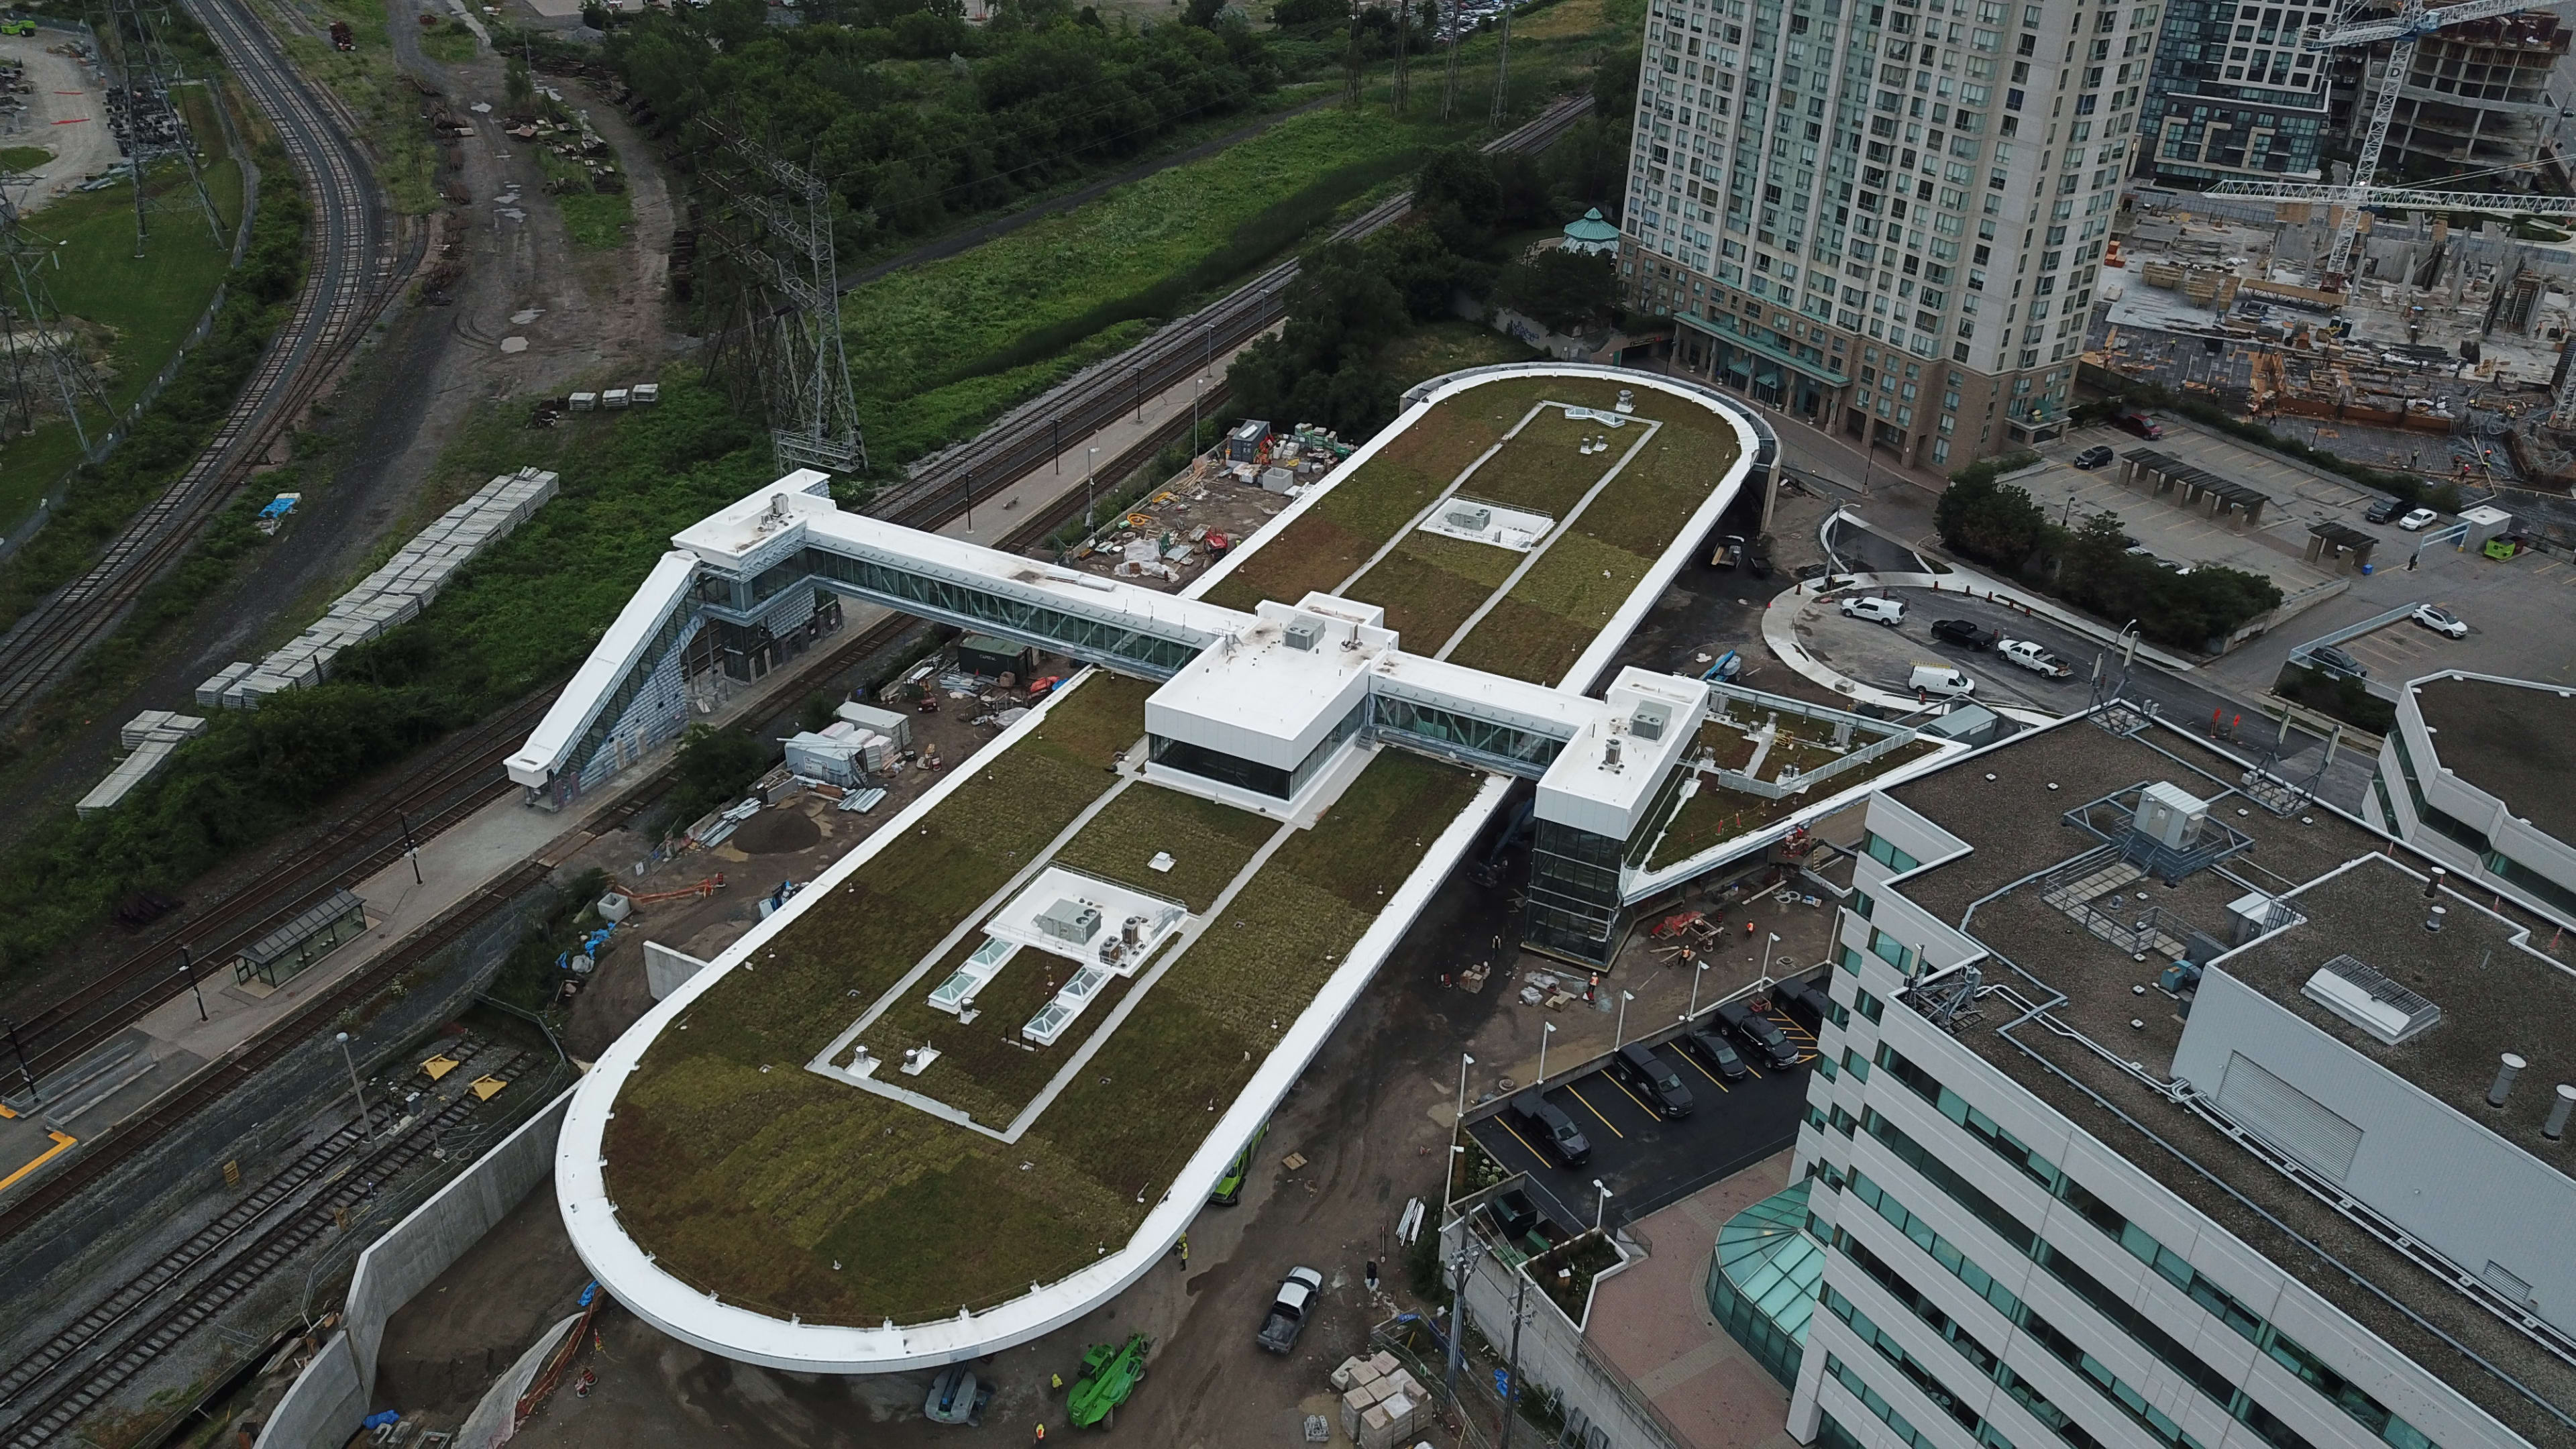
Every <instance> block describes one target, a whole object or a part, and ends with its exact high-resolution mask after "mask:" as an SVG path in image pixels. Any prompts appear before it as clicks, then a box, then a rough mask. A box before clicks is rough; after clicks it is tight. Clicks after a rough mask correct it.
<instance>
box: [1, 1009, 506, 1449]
mask: <svg viewBox="0 0 2576 1449" xmlns="http://www.w3.org/2000/svg"><path fill="white" fill-rule="evenodd" d="M538 1064H539V1058H538V1056H537V1054H536V1053H534V1052H529V1051H517V1050H514V1051H512V1052H511V1054H510V1055H509V1056H508V1057H507V1058H505V1059H504V1060H502V1061H501V1062H500V1063H499V1064H498V1065H489V1064H487V1065H486V1066H485V1067H484V1068H483V1069H482V1070H479V1071H478V1072H477V1075H482V1074H483V1071H488V1072H489V1073H490V1074H491V1075H494V1076H498V1077H500V1078H502V1079H503V1080H504V1081H510V1080H515V1079H516V1078H518V1077H519V1076H520V1075H522V1074H523V1073H524V1072H526V1071H528V1070H529V1069H531V1068H534V1067H535V1066H537V1065H538ZM484 1105H485V1104H484V1103H483V1102H482V1101H481V1100H480V1099H479V1098H477V1097H475V1096H474V1095H473V1094H472V1093H470V1092H465V1093H460V1094H459V1095H458V1096H457V1097H456V1098H455V1099H454V1100H452V1101H449V1102H447V1103H445V1104H443V1105H442V1106H440V1107H439V1108H438V1109H437V1110H436V1111H434V1112H431V1113H429V1114H428V1115H426V1116H424V1117H421V1118H417V1119H413V1120H412V1121H411V1123H410V1125H408V1126H406V1127H402V1128H401V1135H400V1136H397V1137H394V1138H392V1139H391V1140H389V1141H378V1140H377V1139H375V1138H374V1137H372V1136H371V1135H368V1134H370V1133H372V1132H373V1131H374V1129H375V1126H376V1122H375V1121H374V1120H371V1121H370V1122H369V1124H368V1133H360V1132H359V1129H358V1126H357V1124H355V1123H352V1124H350V1126H349V1127H347V1128H345V1129H343V1134H342V1135H344V1136H347V1137H350V1138H353V1139H355V1140H356V1141H357V1142H363V1143H364V1144H365V1146H366V1150H365V1152H364V1153H363V1155H357V1154H352V1153H351V1151H350V1144H346V1143H344V1144H342V1145H340V1146H339V1147H338V1148H337V1149H335V1150H333V1151H331V1152H329V1153H328V1154H327V1155H326V1154H325V1153H324V1152H323V1149H322V1148H321V1147H316V1148H315V1149H314V1150H313V1151H312V1152H308V1153H307V1154H306V1157H305V1159H302V1160H299V1162H298V1163H297V1164H296V1166H297V1167H303V1166H305V1165H306V1163H307V1162H309V1161H311V1160H313V1159H315V1158H317V1157H318V1158H320V1159H321V1160H320V1161H319V1162H318V1163H316V1164H315V1165H314V1166H313V1167H312V1169H311V1170H310V1171H309V1172H307V1173H306V1174H305V1175H304V1176H303V1177H301V1178H299V1179H297V1181H296V1182H295V1184H294V1185H293V1186H291V1187H286V1188H283V1189H280V1190H279V1191H278V1193H277V1195H276V1197H275V1198H273V1199H272V1200H271V1204H270V1205H271V1206H274V1205H275V1204H276V1203H277V1202H280V1201H283V1200H285V1199H286V1198H288V1197H291V1196H293V1195H295V1193H296V1192H298V1191H299V1190H300V1189H302V1188H303V1187H305V1186H307V1185H309V1184H310V1183H312V1182H313V1181H314V1179H315V1177H317V1176H323V1177H324V1179H325V1180H324V1181H323V1184H322V1186H321V1187H320V1189H319V1190H318V1191H316V1192H314V1193H313V1194H312V1195H311V1196H310V1197H309V1198H307V1199H306V1200H305V1201H304V1203H303V1205H302V1206H301V1207H299V1208H297V1209H296V1210H295V1211H294V1212H293V1213H291V1214H290V1215H289V1216H287V1217H285V1218H284V1219H282V1220H281V1221H279V1222H276V1223H274V1224H272V1225H271V1226H270V1227H268V1228H267V1229H265V1230H264V1231H262V1232H260V1233H259V1234H258V1236H256V1237H254V1238H252V1239H251V1240H250V1241H249V1242H247V1243H245V1244H243V1245H241V1246H240V1247H238V1248H236V1249H234V1250H233V1251H231V1252H230V1253H229V1254H227V1255H226V1256H224V1257H223V1258H222V1259H221V1260H220V1261H218V1262H215V1263H213V1265H212V1266H210V1267H205V1268H204V1270H203V1272H202V1273H201V1274H196V1275H195V1281H194V1286H193V1287H192V1288H189V1289H187V1290H184V1291H185V1293H186V1296H185V1297H183V1298H181V1299H180V1300H179V1301H178V1302H175V1303H172V1304H169V1305H167V1306H166V1307H164V1308H162V1309H161V1310H160V1311H158V1312H156V1313H152V1314H151V1315H150V1316H149V1317H146V1318H144V1319H143V1320H142V1321H141V1322H139V1323H137V1324H135V1325H134V1326H133V1327H132V1328H130V1329H128V1330H127V1331H126V1332H125V1333H124V1334H123V1336H121V1337H120V1338H118V1339H117V1340H116V1341H115V1342H114V1343H111V1344H108V1345H107V1346H106V1347H105V1348H103V1349H100V1350H99V1351H98V1352H96V1353H95V1354H91V1355H86V1356H85V1357H84V1361H83V1365H82V1367H80V1368H76V1369H73V1370H72V1371H71V1373H70V1376H69V1379H68V1381H67V1382H64V1383H62V1384H60V1385H59V1386H58V1387H56V1388H55V1390H54V1391H53V1392H52V1393H50V1394H48V1395H46V1396H44V1397H43V1398H41V1399H36V1400H34V1401H32V1402H30V1403H28V1404H27V1406H26V1407H25V1408H24V1409H22V1410H21V1411H20V1412H19V1413H18V1415H17V1417H16V1419H15V1421H14V1422H13V1423H12V1424H11V1425H10V1428H9V1430H8V1435H9V1437H8V1439H7V1440H6V1445H7V1449H37V1446H39V1445H43V1444H48V1443H51V1442H52V1441H53V1440H54V1439H55V1438H56V1437H57V1436H58V1435H60V1434H61V1433H62V1432H63V1431H64V1430H66V1429H68V1428H70V1427H71V1425H72V1424H73V1423H74V1422H75V1421H76V1420H78V1419H79V1418H80V1416H81V1415H83V1414H85V1413H87V1412H89V1411H90V1410H91V1409H92V1408H94V1407H96V1406H97V1405H98V1404H99V1403H100V1402H101V1401H102V1400H104V1399H105V1398H107V1396H108V1395H110V1394H112V1393H114V1392H115V1391H116V1390H117V1389H118V1388H119V1387H121V1386H122V1385H124V1384H125V1383H126V1382H127V1381H129V1380H131V1379H132V1378H133V1377H134V1376H135V1375H136V1374H138V1373H141V1372H142V1371H143V1370H144V1369H145V1368H146V1367H148V1366H149V1365H151V1364H152V1363H153V1361H155V1360H156V1359H158V1358H159V1357H160V1356H161V1355H162V1354H164V1353H166V1352H168V1351H169V1350H170V1349H171V1348H173V1347H175V1346H176V1345H177V1344H178V1343H180V1342H181V1341H182V1340H183V1339H185V1338H187V1337H188V1335H190V1334H191V1333H194V1332H195V1331H196V1330H197V1329H198V1328H200V1327H202V1326H204V1325H205V1324H206V1323H207V1322H208V1321H209V1320H211V1319H212V1318H214V1317H215V1316H216V1315H217V1314H219V1313H221V1312H222V1311H223V1310H224V1309H226V1308H228V1307H230V1306H231V1305H232V1304H233V1303H235V1302H237V1301H239V1300H240V1299H241V1297H242V1296H243V1295H244V1294H246V1293H248V1292H250V1291H251V1290H252V1289H253V1288H256V1287H257V1286H258V1285H259V1284H260V1283H262V1282H263V1281H265V1280H266V1279H267V1278H268V1277H269V1275H270V1274H272V1273H274V1272H275V1271H276V1270H277V1269H279V1268H280V1267H282V1266H284V1265H285V1264H287V1263H289V1262H291V1261H293V1260H294V1259H295V1258H296V1256H297V1255H299V1254H300V1253H302V1252H303V1251H304V1250H305V1249H306V1248H309V1247H311V1246H312V1245H313V1244H314V1243H315V1242H316V1241H318V1240H320V1238H321V1237H322V1235H323V1234H324V1233H327V1232H329V1231H331V1230H332V1229H333V1228H335V1227H338V1226H340V1225H342V1224H343V1223H344V1222H345V1221H346V1217H345V1215H346V1214H348V1213H350V1212H351V1211H353V1210H355V1209H357V1208H359V1207H361V1206H363V1205H364V1204H365V1203H366V1202H367V1201H368V1200H369V1199H371V1198H373V1197H374V1196H376V1194H377V1193H378V1192H379V1191H380V1190H381V1189H382V1188H383V1187H384V1185H385V1184H386V1182H387V1181H389V1180H390V1179H392V1178H393V1177H394V1176H396V1175H397V1174H399V1173H402V1172H404V1171H405V1170H407V1169H409V1168H411V1167H413V1166H415V1165H416V1164H418V1163H419V1162H420V1160H421V1159H422V1158H424V1157H428V1156H429V1155H430V1154H431V1153H433V1152H435V1151H436V1150H438V1147H439V1144H440V1141H441V1138H442V1136H443V1135H444V1134H447V1133H452V1132H455V1131H457V1130H458V1129H459V1128H461V1127H464V1126H465V1125H466V1124H467V1123H468V1122H469V1121H470V1119H472V1118H473V1116H474V1115H475V1114H476V1113H477V1112H478V1111H480V1110H482V1109H483V1107H484ZM333 1140H335V1141H336V1140H337V1139H333ZM342 1158H349V1159H351V1160H348V1161H345V1162H342V1161H340V1159H342ZM334 1163H338V1165H337V1167H336V1169H335V1168H334V1166H333V1164H334ZM290 1171H292V1169H290ZM281 1176H283V1174H281ZM274 1182H275V1180H272V1184H273V1183H274ZM263 1190H265V1188H264V1189H263ZM246 1227H247V1223H246V1222H245V1223H244V1224H243V1225H242V1227H237V1228H236V1229H235V1230H234V1231H233V1232H232V1233H229V1234H226V1235H224V1236H223V1237H222V1238H219V1239H218V1240H217V1241H216V1243H215V1244H214V1245H212V1246H209V1247H208V1248H206V1249H205V1250H204V1251H203V1252H200V1253H199V1254H197V1255H196V1257H195V1258H193V1259H191V1260H190V1261H189V1262H187V1263H186V1264H184V1265H181V1266H179V1267H177V1268H175V1269H174V1270H172V1272H171V1273H170V1274H169V1275H168V1276H167V1277H164V1278H162V1279H161V1280H160V1283H159V1284H158V1285H156V1286H155V1287H153V1288H147V1289H142V1290H140V1291H139V1294H138V1290H137V1289H136V1286H135V1285H132V1284H129V1285H128V1286H127V1289H125V1290H123V1291H121V1292H120V1294H119V1295H117V1297H115V1298H111V1299H110V1300H109V1301H108V1302H107V1303H103V1304H101V1305H100V1307H99V1308H97V1309H94V1310H92V1312H91V1313H90V1314H88V1315H85V1316H84V1317H83V1318H82V1319H81V1320H80V1323H81V1324H82V1325H87V1324H90V1323H92V1322H93V1321H94V1320H100V1319H104V1322H102V1323H100V1324H99V1326H98V1327H97V1328H96V1329H95V1330H94V1331H92V1332H90V1333H89V1334H88V1335H87V1336H86V1337H85V1338H82V1339H81V1340H80V1341H79V1342H78V1343H75V1344H72V1345H71V1346H70V1347H67V1348H61V1349H59V1351H57V1345H59V1344H60V1343H61V1342H62V1341H63V1339H62V1337H60V1336H58V1337H57V1338H56V1339H55V1340H53V1341H51V1342H49V1343H47V1344H46V1345H45V1347H44V1348H43V1349H41V1350H39V1352H38V1354H37V1355H36V1356H34V1357H31V1358H29V1359H28V1360H26V1361H25V1362H24V1363H21V1364H20V1365H19V1366H18V1367H17V1368H15V1369H12V1370H11V1377H12V1378H15V1377H17V1376H19V1375H21V1374H23V1375H25V1380H24V1382H25V1383H26V1384H30V1385H32V1384H35V1383H39V1382H41V1381H43V1380H45V1379H47V1378H50V1377H55V1376H57V1375H58V1373H59V1371H61V1370H62V1369H63V1368H64V1366H65V1365H66V1364H67V1363H69V1362H70V1361H71V1360H72V1359H73V1358H74V1357H75V1356H79V1355H83V1350H85V1349H87V1348H89V1347H91V1346H93V1345H95V1344H96V1343H97V1342H98V1341H99V1339H100V1338H101V1337H103V1336H104V1335H105V1334H106V1332H107V1331H108V1329H109V1328H111V1327H113V1326H114V1325H116V1324H117V1323H120V1322H123V1321H124V1320H125V1319H127V1318H130V1317H133V1316H134V1315H136V1314H137V1313H140V1312H141V1311H142V1310H143V1308H144V1307H145V1306H146V1305H147V1304H148V1303H149V1301H150V1299H151V1298H152V1297H153V1296H155V1294H156V1293H157V1291H158V1289H159V1287H165V1286H167V1285H168V1284H170V1283H172V1282H177V1281H180V1280H182V1279H184V1278H187V1277H189V1276H191V1270H192V1269H195V1268H198V1267H199V1266H200V1265H202V1264H204V1263H205V1261H206V1260H207V1259H209V1258H211V1257H212V1256H213V1254H214V1253H215V1252H216V1251H217V1249H218V1248H220V1247H221V1246H222V1245H223V1244H224V1243H227V1242H229V1241H230V1240H231V1239H232V1238H233V1237H237V1236H239V1235H240V1233H241V1231H243V1229H244V1228H246ZM211 1231H212V1229H209V1232H211ZM204 1236H206V1235H205V1234H200V1237H204ZM191 1241H192V1242H194V1241H195V1240H193V1239H192V1240H191ZM165 1261H166V1260H165ZM160 1266H161V1265H157V1264H156V1265H155V1268H156V1270H157V1269H158V1268H159V1267H160ZM129 1295H135V1296H131V1297H130V1299H129ZM120 1302H121V1303H122V1306H115V1305H118V1304H119V1303H120ZM48 1355H50V1357H48ZM15 1397H24V1393H23V1389H22V1390H21V1391H20V1392H19V1393H17V1394H14V1395H13V1398H15Z"/></svg>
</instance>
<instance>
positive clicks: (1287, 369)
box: [1226, 241, 1405, 437]
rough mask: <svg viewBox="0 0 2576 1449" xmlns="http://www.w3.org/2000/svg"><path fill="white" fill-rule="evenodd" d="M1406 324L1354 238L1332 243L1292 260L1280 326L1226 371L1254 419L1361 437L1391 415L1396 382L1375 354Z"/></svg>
mask: <svg viewBox="0 0 2576 1449" xmlns="http://www.w3.org/2000/svg"><path fill="white" fill-rule="evenodd" d="M1404 327H1405V307H1404V297H1403V294H1401V293H1399V292H1398V291H1396V289H1395V286H1394V284H1393V283H1391V282H1389V281H1388V280H1387V279H1386V277H1385V275H1384V274H1383V273H1381V272H1380V271H1379V270H1378V269H1377V267H1376V266H1374V265H1373V264H1372V263H1371V261H1370V259H1369V257H1368V256H1367V254H1365V253H1364V252H1363V251H1362V250H1361V249H1360V247H1359V246H1358V245H1357V244H1356V243H1353V242H1347V241H1341V242H1331V243H1327V244H1326V245H1324V246H1322V247H1319V248H1317V249H1316V250H1315V251H1313V252H1310V253H1308V254H1307V255H1306V256H1305V257H1304V258H1302V259H1301V260H1300V262H1299V264H1298V274H1297V287H1296V290H1295V291H1294V292H1292V293H1291V294H1290V295H1289V298H1288V321H1287V325H1286V326H1284V327H1282V328H1280V330H1279V335H1278V336H1276V337H1265V338H1263V339H1262V340H1261V341H1259V342H1256V343H1254V344H1253V345H1252V346H1251V347H1250V348H1247V349H1246V350H1245V351H1244V352H1243V354H1242V355H1241V356H1239V357H1237V358H1236V359H1235V361H1234V364H1233V366H1232V367H1230V368H1228V369H1227V371H1226V381H1227V382H1228V384H1229V385H1230V386H1231V387H1232V388H1233V390H1234V395H1235V399H1236V403H1237V405H1238V406H1239V407H1241V408H1242V410H1243V411H1244V412H1245V413H1246V414H1248V415H1250V416H1253V417H1268V418H1271V419H1273V420H1275V421H1279V422H1313V423H1321V424H1323V425H1324V426H1326V427H1328V428H1331V429H1333V430H1334V431H1335V432H1338V433H1342V434H1344V435H1346V436H1350V437H1365V436H1367V435H1368V434H1370V433H1373V432H1375V431H1377V430H1378V429H1379V428H1380V427H1382V426H1384V425H1385V423H1386V422H1387V420H1388V419H1389V418H1391V417H1393V416H1394V414H1395V392H1396V387H1395V382H1394V380H1393V379H1392V378H1390V377H1388V376H1387V374H1386V372H1385V370H1384V369H1383V368H1381V367H1380V366H1379V365H1378V361H1377V356H1378V353H1379V352H1380V351H1381V350H1382V349H1384V347H1385V346H1386V344H1387V343H1388V342H1390V341H1392V340H1393V339H1394V338H1395V337H1396V336H1397V335H1398V334H1399V333H1401V332H1402V331H1403V330H1404Z"/></svg>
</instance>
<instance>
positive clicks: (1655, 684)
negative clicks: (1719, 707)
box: [1538, 666, 1708, 840]
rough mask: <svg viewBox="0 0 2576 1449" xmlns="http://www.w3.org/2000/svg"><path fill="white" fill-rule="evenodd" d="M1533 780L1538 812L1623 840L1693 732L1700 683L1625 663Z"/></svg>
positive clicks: (1704, 696)
mask: <svg viewBox="0 0 2576 1449" xmlns="http://www.w3.org/2000/svg"><path fill="white" fill-rule="evenodd" d="M1586 703H1590V704H1593V706H1594V709H1595V710H1596V714H1595V716H1594V718H1593V722H1592V724H1591V727H1590V728H1588V729H1586V730H1584V731H1583V733H1581V734H1579V735H1576V736H1575V737H1574V740H1573V742H1572V743H1571V744H1568V745H1567V746H1566V747H1565V751H1564V753H1562V754H1560V755H1558V756H1557V757H1556V763H1555V764H1554V765H1551V766H1549V767H1548V772H1547V775H1546V776H1545V777H1544V778H1543V779H1541V780H1540V781H1539V782H1538V818H1539V819H1541V820H1552V821H1555V822H1556V823H1558V824H1560V825H1571V826H1574V827H1576V828H1578V829H1582V830H1589V831H1591V832H1592V833H1593V834H1595V835H1606V836H1609V837H1610V838H1611V839H1613V840H1625V839H1627V838H1628V835H1629V834H1630V832H1632V831H1634V830H1635V829H1636V828H1637V821H1638V819H1639V817H1641V816H1642V815H1644V814H1645V812H1646V808H1647V807H1648V806H1649V805H1650V804H1652V803H1653V801H1654V798H1655V791H1656V790H1657V789H1659V788H1660V787H1661V786H1662V785H1663V783H1664V778H1665V777H1666V776H1667V775H1670V774H1671V773H1672V770H1673V765H1674V763H1675V762H1676V761H1678V760H1680V759H1681V758H1682V756H1683V755H1684V754H1685V753H1686V752H1687V751H1688V750H1689V748H1690V743H1691V740H1692V739H1693V738H1694V737H1695V736H1696V735H1697V734H1698V731H1699V720H1700V714H1701V712H1702V711H1703V710H1705V709H1706V708H1707V705H1708V686H1707V685H1705V684H1702V683H1701V682H1700V681H1698V680H1696V679H1684V678H1682V677H1681V676H1679V675H1676V674H1656V673H1654V672H1652V671H1650V670H1644V669H1638V668H1636V667H1634V666H1631V667H1629V668H1626V669H1622V670H1620V671H1619V677H1618V678H1617V679H1614V680H1612V681H1611V682H1610V689H1609V698H1608V699H1607V700H1606V701H1600V702H1595V701H1589V700H1587V701H1586Z"/></svg>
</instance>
